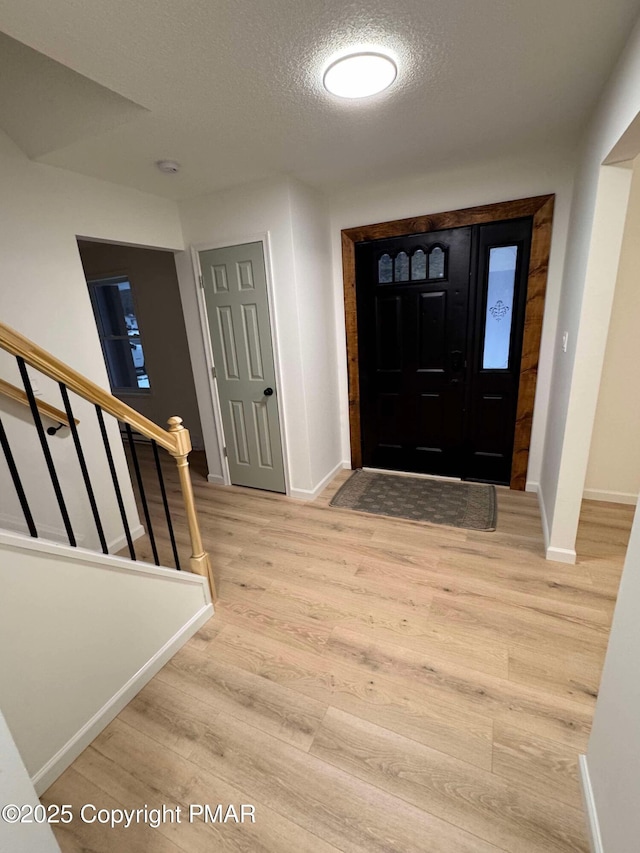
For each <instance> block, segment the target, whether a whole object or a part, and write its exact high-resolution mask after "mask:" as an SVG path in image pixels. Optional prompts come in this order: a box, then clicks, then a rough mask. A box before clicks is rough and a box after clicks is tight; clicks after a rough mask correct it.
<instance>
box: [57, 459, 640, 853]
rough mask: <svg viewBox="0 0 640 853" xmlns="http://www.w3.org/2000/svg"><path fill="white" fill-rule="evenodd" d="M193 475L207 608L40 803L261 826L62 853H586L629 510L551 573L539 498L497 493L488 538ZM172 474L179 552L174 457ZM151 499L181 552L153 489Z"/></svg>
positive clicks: (180, 830)
mask: <svg viewBox="0 0 640 853" xmlns="http://www.w3.org/2000/svg"><path fill="white" fill-rule="evenodd" d="M141 457H142V462H143V469H144V474H145V478H146V479H147V481H148V482H149V483H151V482H152V481H153V472H152V470H151V467H150V465H149V459H148V455H147V452H146V449H142V450H141ZM195 459H196V463H197V462H198V457H197V455H196V457H195ZM197 467H198V466H197V464H196V466H195V468H196V470H194V472H193V480H194V487H195V491H196V498H197V502H198V508H199V512H200V518H201V520H202V526H203V533H204V538H205V547H207V548H208V550H209V551H210V553H211V556H212V559H213V562H214V565H215V567H216V575H217V581H218V590H219V596H220V600H219V602H218V604H217V609H216V615H215V616H214V618H213V619H212V620H211V621H210V622H209V623H208V624H207V625H205V626H204V627H203V628H202V629H201V630H200V631H199V632H198V634H197V635H196V636H195V637H194V638H193V639H192V640H191V641H189V643H188V644H187V645H186V646H185V647H184V648H183V649H182V650H181V651H180V652H179V653H178V654H177V655H176V656H175V657H174V658H173V659H172V660H171V661H170V662H169V663H168V664H167V665H166V666H165V667H164V669H163V670H162V671H161V672H160V673H159V674H158V675H157V676H156V677H155V678H154V679H153V680H152V681H151V682H150V683H149V684H148V685H147V687H145V688H144V689H143V690H142V691H141V693H140V694H139V695H138V696H137V697H136V698H135V699H134V701H133V702H131V703H130V705H128V706H127V707H126V708H125V709H124V710H123V711H122V712H121V713H120V715H119V716H118V717H117V718H116V719H115V720H114V721H113V722H112V723H111V725H109V726H108V727H107V728H106V729H105V730H104V731H103V732H102V734H101V735H100V736H99V737H98V738H96V740H95V741H94V742H93V744H92V745H91V746H90V747H89V748H88V749H86V750H85V751H84V752H83V753H82V755H81V756H80V757H79V758H78V759H77V760H76V761H75V762H74V763H73V765H72V766H71V767H70V768H69V769H68V770H67V771H66V772H65V773H64V774H63V775H62V776H61V777H60V779H58V781H57V782H56V783H55V784H54V785H53V786H52V787H51V788H49V790H48V791H47V792H46V793H45V795H44V796H43V798H42V799H43V802H45V803H53V802H55V803H60V804H62V803H71V804H72V805H74V806H75V807H76V808H79V807H80V806H81V805H82V804H83V803H85V802H93V803H95V804H96V805H98V806H101V807H102V806H105V807H108V808H115V807H127V808H132V807H142V806H144V805H145V804H147V805H148V806H149V807H157V806H161V805H162V804H166V805H169V806H175V805H181V806H183V807H186V806H188V804H190V803H209V804H211V805H213V806H214V807H215V805H216V804H217V803H223V804H224V806H225V807H226V805H227V804H229V803H232V804H235V805H239V804H242V803H248V804H253V805H255V809H256V811H255V814H256V822H255V823H244V824H234V823H226V824H220V823H215V824H211V823H206V824H205V823H204V822H203V821H202V820H196V821H195V822H194V823H186V822H184V823H181V824H180V825H177V824H175V823H164V824H162V825H161V826H159V827H158V828H156V829H153V828H150V827H148V826H142V825H138V826H136V827H134V828H130V829H127V830H125V829H110V828H108V827H104V826H100V825H98V824H91V825H89V824H82V823H81V822H79V821H78V820H76V821H74V823H73V824H72V825H70V826H69V827H62V826H60V827H57V828H56V835H57V838H58V842H59V844H60V846H61V848H62V850H63V853H67V851H94V853H111V851H113V853H116V851H117V853H121V851H125V853H137V851H152V853H156V851H157V853H164V851H184V853H191V851H251V853H254V851H256V853H259V851H265V852H266V851H269V853H301V851H302V853H304V852H305V851H309V853H331V851H334V853H335V851H345V853H347V851H348V853H389V851H397V853H422V851H425V853H499V851H503V853H568V851H581V853H586V851H588V843H587V837H586V832H585V826H584V818H583V813H582V804H581V800H580V792H579V783H578V775H577V755H578V754H579V753H580V752H583V751H584V750H585V748H586V745H587V739H588V735H589V729H590V726H591V720H592V715H593V709H594V705H595V699H596V695H597V689H598V684H599V679H600V671H601V667H602V663H603V659H604V653H605V649H606V643H607V637H608V631H609V626H610V621H611V616H612V612H613V606H614V599H615V595H616V591H617V587H618V582H619V578H620V572H621V569H622V562H623V558H624V551H625V548H626V539H627V537H628V532H629V529H630V526H631V520H632V515H633V508H631V507H623V506H618V505H611V504H597V503H593V502H589V503H585V507H584V511H583V524H582V526H581V533H580V542H579V547H580V553H581V554H582V555H583V556H582V557H581V558H580V560H579V562H578V564H577V565H576V566H568V565H561V564H555V563H550V562H546V561H545V560H544V559H543V544H542V534H541V529H540V518H539V513H538V507H537V502H536V498H535V497H534V496H533V495H530V494H524V493H520V492H510V491H508V490H503V489H500V490H499V517H498V529H497V531H496V532H495V533H478V532H472V531H464V530H456V529H452V528H445V527H442V528H439V527H433V526H426V525H422V524H418V523H413V522H409V521H401V520H395V519H393V520H392V519H385V518H379V517H375V516H367V515H364V514H359V513H354V512H350V511H346V510H339V509H334V508H331V507H329V506H328V503H329V500H330V498H331V496H332V495H333V493H334V492H335V491H336V489H337V488H338V487H339V486H340V485H341V484H342V482H344V480H345V478H346V477H347V476H348V472H344V474H341V475H339V476H338V477H337V478H336V479H335V480H334V482H333V483H332V484H331V485H330V486H329V487H327V489H326V490H325V492H324V493H323V494H322V495H321V496H320V498H318V499H317V500H316V501H314V502H313V503H310V504H305V503H301V502H297V501H294V500H290V499H287V498H285V497H282V496H278V495H272V494H268V493H264V492H258V491H252V490H250V489H241V488H223V487H218V486H212V485H209V484H207V483H206V481H205V480H204V479H203V478H202V476H201V475H199V474H198V473H197ZM166 478H167V491H168V493H169V500H170V502H171V504H172V507H174V508H175V513H176V515H177V517H178V530H177V538H178V543H179V547H180V550H181V552H182V553H183V554H184V556H185V557H186V556H187V554H188V540H187V534H186V528H185V526H184V514H183V513H182V512H181V509H180V500H179V492H178V486H177V479H176V477H175V472H174V470H173V467H172V463H171V461H170V460H167V464H166ZM150 505H151V512H152V517H153V519H154V524H155V525H156V527H157V530H158V538H159V547H160V551H161V554H162V555H163V557H164V559H168V558H169V554H170V551H169V549H168V539H167V536H166V534H165V533H164V532H163V527H162V518H163V516H162V505H161V503H160V497H159V495H158V493H157V490H154V489H153V487H152V488H151V490H150ZM137 547H138V548H139V551H140V555H141V557H143V558H148V557H149V555H150V547H149V543H148V542H147V541H146V540H141V541H140V542H139V543H137ZM167 564H168V565H170V564H171V563H167Z"/></svg>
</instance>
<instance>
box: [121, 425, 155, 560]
mask: <svg viewBox="0 0 640 853" xmlns="http://www.w3.org/2000/svg"><path fill="white" fill-rule="evenodd" d="M124 426H125V429H126V431H127V438H128V439H129V447H130V448H131V457H132V459H133V470H134V471H135V472H136V480H137V481H138V491H139V492H140V500H141V501H142V511H143V512H144V517H145V520H146V522H147V533H148V534H149V539H150V540H151V550H152V551H153V561H154V563H155V564H156V566H159V565H160V560H159V559H158V549H157V548H156V538H155V536H154V535H153V525H152V524H151V516H150V515H149V507H148V506H147V496H146V494H145V491H144V483H143V482H142V474H141V473H140V465H139V464H138V454H137V453H136V446H135V444H134V441H133V433H132V432H131V427H130V426H129V424H125V425H124Z"/></svg>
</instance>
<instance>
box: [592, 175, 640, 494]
mask: <svg viewBox="0 0 640 853" xmlns="http://www.w3.org/2000/svg"><path fill="white" fill-rule="evenodd" d="M639 285H640V161H639V160H638V159H636V161H635V164H634V171H633V178H632V182H631V193H630V196H629V207H628V210H627V221H626V224H625V228H624V237H623V241H622V251H621V254H620V266H619V270H618V278H617V281H616V286H615V293H614V297H613V309H612V313H611V322H610V324H609V332H608V336H607V348H606V353H605V359H604V365H603V369H602V380H601V385H600V394H599V397H598V407H597V410H596V419H595V423H594V427H593V437H592V439H591V451H590V455H589V467H588V469H587V479H586V485H585V492H584V496H585V498H591V499H593V500H609V501H619V502H624V503H635V502H636V500H637V498H638V493H639V492H640V442H639V441H638V436H640V395H639V394H638V393H637V389H638V388H640V339H639V338H638V322H639V321H640V286H639Z"/></svg>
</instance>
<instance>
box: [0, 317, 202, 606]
mask: <svg viewBox="0 0 640 853" xmlns="http://www.w3.org/2000/svg"><path fill="white" fill-rule="evenodd" d="M0 348H1V349H3V350H5V351H6V352H8V353H10V354H11V355H14V356H16V357H18V358H22V359H24V361H25V362H26V364H28V365H30V366H31V367H33V368H35V369H36V370H38V371H40V373H44V375H45V376H48V377H49V378H50V379H53V380H54V381H55V382H62V383H64V385H66V386H67V388H69V389H70V390H71V391H74V392H75V393H76V394H77V395H78V396H79V397H82V398H83V399H84V400H87V401H88V402H89V403H93V404H94V405H98V406H100V408H101V409H102V410H103V411H105V412H108V413H109V414H110V415H113V417H114V418H117V420H119V421H122V422H123V423H126V424H129V426H130V427H131V428H132V429H134V430H136V431H137V432H139V433H140V434H141V435H144V436H145V437H146V438H149V439H153V440H154V441H155V442H156V443H157V444H159V445H160V447H164V449H165V450H167V451H168V452H169V453H170V454H171V456H173V457H174V458H175V460H176V464H177V466H178V474H179V477H180V487H181V489H182V499H183V501H184V506H185V512H186V516H187V524H188V527H189V537H190V539H191V557H190V558H189V567H190V569H191V571H192V572H194V573H195V574H197V575H202V576H203V577H206V578H207V579H208V582H209V588H210V590H211V596H212V598H213V599H214V600H215V597H216V590H215V583H214V579H213V572H212V568H211V562H210V560H209V555H208V554H207V552H206V551H205V550H204V548H203V545H202V537H201V535H200V526H199V524H198V516H197V514H196V508H195V500H194V496H193V485H192V483H191V477H190V475H189V462H188V460H187V457H188V455H189V453H190V452H191V438H190V436H189V430H188V429H185V427H183V426H182V418H178V417H173V418H169V422H168V423H169V429H168V430H165V429H162V427H159V426H158V425H157V424H155V423H154V422H153V421H150V420H149V418H145V417H144V415H141V414H140V413H139V412H136V410H135V409H132V408H131V406H128V405H127V404H126V403H123V402H122V400H118V398H117V397H114V396H113V394H110V393H109V392H108V391H105V390H104V388H101V387H100V386H99V385H96V383H95V382H92V381H91V380H90V379H87V378H86V377H85V376H83V375H82V374H81V373H78V371H77V370H74V369H73V368H72V367H69V365H68V364H65V363H64V362H63V361H60V359H58V358H56V357H55V356H53V355H51V353H49V352H47V351H46V350H45V349H43V348H42V347H40V346H38V345H37V344H35V343H34V342H33V341H30V340H29V338H25V337H24V335H21V334H20V333H19V332H16V330H15V329H12V328H11V327H10V326H6V325H5V324H4V323H0ZM18 390H19V389H18ZM54 411H57V410H54ZM60 414H61V413H60ZM64 420H65V421H66V422H67V424H68V421H67V418H66V416H65V418H64ZM76 423H77V422H76Z"/></svg>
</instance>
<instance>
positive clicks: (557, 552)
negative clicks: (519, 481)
mask: <svg viewBox="0 0 640 853" xmlns="http://www.w3.org/2000/svg"><path fill="white" fill-rule="evenodd" d="M526 491H527V492H535V494H536V495H537V496H538V506H539V507H540V518H541V520H542V535H543V537H544V550H545V556H546V558H547V560H551V561H552V562H554V563H571V564H573V563H575V561H576V559H577V554H576V552H575V551H574V550H572V549H570V548H555V547H552V546H551V545H549V539H550V536H549V519H548V516H547V508H546V506H545V503H544V495H543V494H542V489H541V488H540V483H535V482H533V481H532V480H529V481H528V482H527V485H526Z"/></svg>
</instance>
